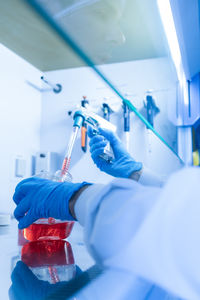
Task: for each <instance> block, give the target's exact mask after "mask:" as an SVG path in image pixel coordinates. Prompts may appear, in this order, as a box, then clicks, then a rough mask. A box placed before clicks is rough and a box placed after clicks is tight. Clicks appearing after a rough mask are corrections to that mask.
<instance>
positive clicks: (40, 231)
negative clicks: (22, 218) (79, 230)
mask: <svg viewBox="0 0 200 300" xmlns="http://www.w3.org/2000/svg"><path fill="white" fill-rule="evenodd" d="M73 226H74V222H73V221H69V222H62V223H55V224H36V223H33V224H31V225H30V226H29V227H27V228H25V229H24V237H25V239H27V240H29V241H37V240H41V239H51V238H52V239H54V240H55V239H65V238H67V237H68V236H69V235H70V233H71V230H72V228H73Z"/></svg>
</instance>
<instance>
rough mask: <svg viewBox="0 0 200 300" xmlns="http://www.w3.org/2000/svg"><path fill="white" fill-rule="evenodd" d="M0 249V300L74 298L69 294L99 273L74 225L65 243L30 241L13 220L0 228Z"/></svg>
mask: <svg viewBox="0 0 200 300" xmlns="http://www.w3.org/2000/svg"><path fill="white" fill-rule="evenodd" d="M0 250H1V255H0V265H1V268H0V280H1V281H0V282H1V284H0V286H1V288H0V291H1V296H0V299H2V300H7V299H10V300H13V299H14V300H23V299H26V300H29V299H32V300H34V299H37V300H40V299H76V298H74V297H72V295H73V294H74V293H75V292H77V291H79V290H80V289H81V288H82V287H84V286H85V285H87V283H89V282H90V281H91V280H92V279H93V278H95V277H96V276H98V274H100V273H101V270H100V269H99V267H98V266H96V265H95V262H94V260H93V259H92V257H91V256H90V255H89V253H88V251H87V249H86V247H85V244H84V241H83V228H82V227H81V226H80V225H79V223H77V222H75V224H74V227H73V229H72V232H71V234H70V236H69V237H68V238H67V239H66V240H54V239H49V240H40V241H34V242H29V241H27V240H25V239H24V236H23V231H22V230H18V226H17V221H16V220H15V219H12V220H11V224H10V225H9V226H0ZM71 297H72V298H71Z"/></svg>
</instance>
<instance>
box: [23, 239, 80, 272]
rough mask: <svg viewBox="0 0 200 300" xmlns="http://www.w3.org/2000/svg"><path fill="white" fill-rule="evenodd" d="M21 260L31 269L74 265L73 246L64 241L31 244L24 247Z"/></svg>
mask: <svg viewBox="0 0 200 300" xmlns="http://www.w3.org/2000/svg"><path fill="white" fill-rule="evenodd" d="M21 258H22V261H23V262H24V263H25V264H26V265H27V266H29V267H38V266H54V265H57V266H58V265H72V264H74V256H73V252H72V248H71V245H70V244H69V243H68V242H66V241H62V240H43V241H35V242H30V243H28V244H26V245H24V246H23V248H22V250H21Z"/></svg>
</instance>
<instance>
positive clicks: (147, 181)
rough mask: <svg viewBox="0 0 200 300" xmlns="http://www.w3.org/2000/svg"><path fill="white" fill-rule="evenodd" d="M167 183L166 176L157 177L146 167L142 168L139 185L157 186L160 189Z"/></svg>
mask: <svg viewBox="0 0 200 300" xmlns="http://www.w3.org/2000/svg"><path fill="white" fill-rule="evenodd" d="M166 181H167V176H165V175H160V176H159V175H157V174H155V173H154V172H153V171H151V170H150V169H148V168H147V167H145V166H144V167H143V169H142V174H141V176H140V178H139V180H138V182H139V183H141V184H142V185H145V186H157V187H162V186H163V185H164V183H165V182H166Z"/></svg>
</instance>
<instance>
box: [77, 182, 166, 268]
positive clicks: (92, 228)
mask: <svg viewBox="0 0 200 300" xmlns="http://www.w3.org/2000/svg"><path fill="white" fill-rule="evenodd" d="M160 192H161V189H160V188H155V187H151V188H150V187H148V188H147V187H144V186H142V185H140V184H138V183H137V182H135V181H133V180H130V179H115V180H113V181H112V182H111V183H109V184H108V185H97V184H94V185H92V186H90V187H88V188H87V189H86V190H85V191H84V192H83V193H82V194H81V196H80V197H79V199H78V200H77V202H76V205H75V214H76V217H77V220H78V221H79V223H80V224H81V225H83V226H84V234H85V242H86V245H87V247H88V250H89V252H90V253H91V255H92V256H93V258H94V259H95V260H96V261H97V263H99V264H103V263H104V260H105V259H108V258H109V257H113V256H114V255H116V254H117V253H119V252H120V251H122V250H123V249H124V248H126V245H127V243H128V242H129V241H130V240H131V238H132V237H133V236H134V235H135V234H136V232H137V231H138V229H139V227H140V226H141V224H142V223H143V222H144V219H145V217H146V216H147V215H148V214H149V213H150V211H151V209H152V207H153V206H154V205H155V203H156V201H157V199H158V196H159V194H160Z"/></svg>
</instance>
